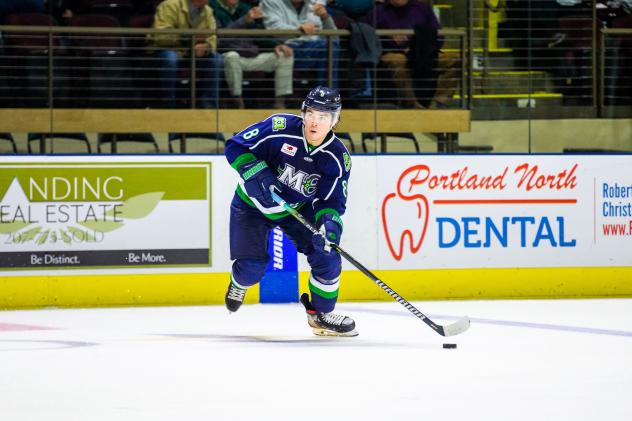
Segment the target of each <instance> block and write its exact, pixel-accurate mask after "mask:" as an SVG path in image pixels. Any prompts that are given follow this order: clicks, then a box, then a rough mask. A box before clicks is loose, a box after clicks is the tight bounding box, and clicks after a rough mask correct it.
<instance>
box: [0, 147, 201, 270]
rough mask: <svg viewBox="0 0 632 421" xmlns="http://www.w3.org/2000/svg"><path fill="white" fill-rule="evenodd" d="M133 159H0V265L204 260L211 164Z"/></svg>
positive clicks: (192, 263) (138, 264) (136, 264)
mask: <svg viewBox="0 0 632 421" xmlns="http://www.w3.org/2000/svg"><path fill="white" fill-rule="evenodd" d="M139 161H140V159H139ZM139 161H137V162H133V161H130V160H126V161H124V162H105V161H102V160H99V161H93V162H90V163H87V162H78V161H73V160H69V159H66V161H64V158H61V157H60V158H50V159H47V160H46V161H45V162H44V161H43V162H31V163H29V162H24V163H20V162H16V163H7V162H6V161H5V163H4V164H2V165H0V268H2V269H29V270H37V269H50V268H56V269H73V268H91V267H92V268H94V267H109V268H116V267H119V268H120V267H152V266H176V267H186V266H198V265H204V266H208V265H210V264H211V252H212V251H211V181H212V180H211V163H210V162H204V163H195V162H163V163H156V162H154V163H151V162H139ZM145 161H147V160H145Z"/></svg>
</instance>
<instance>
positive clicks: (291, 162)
mask: <svg viewBox="0 0 632 421" xmlns="http://www.w3.org/2000/svg"><path fill="white" fill-rule="evenodd" d="M226 158H227V159H228V162H229V163H230V164H231V166H232V167H233V168H235V169H236V170H237V169H238V168H239V167H240V166H242V165H244V164H245V163H248V162H251V161H253V160H256V159H259V160H263V161H265V162H266V163H267V164H268V167H269V168H270V169H271V170H272V171H273V172H274V173H275V174H276V175H277V179H278V180H279V181H280V183H281V184H282V186H283V187H282V190H281V193H280V195H281V197H283V199H284V200H285V201H286V202H288V203H290V204H292V207H294V208H296V209H298V208H301V207H302V206H304V205H307V204H311V206H312V207H313V209H314V215H315V220H316V221H318V219H319V218H320V217H321V216H322V215H323V214H325V213H332V214H335V215H338V216H340V215H342V214H344V212H345V207H346V202H347V189H348V182H349V174H350V171H351V157H350V155H349V151H348V150H347V148H346V147H345V145H344V144H343V143H342V141H340V139H338V138H337V137H336V135H335V134H334V133H333V131H330V132H329V133H328V134H327V137H326V138H325V140H324V141H323V143H322V144H321V145H320V146H318V147H313V146H311V145H309V144H308V143H307V140H306V139H305V137H304V135H303V119H302V117H300V116H297V115H294V114H274V115H272V116H270V117H268V118H267V119H265V120H263V121H260V122H258V123H256V124H253V125H252V126H249V127H247V128H246V129H244V130H243V131H241V132H239V133H237V134H236V135H235V136H233V137H232V138H230V139H228V141H227V142H226ZM243 183H244V182H243V180H242V179H241V178H240V181H239V186H238V187H237V194H238V195H239V196H240V197H241V198H242V200H244V201H245V202H246V203H248V204H250V205H252V206H255V207H257V208H258V209H259V210H260V211H261V212H262V213H264V214H265V215H266V216H267V217H268V218H270V219H278V218H281V217H284V216H287V212H286V211H285V210H284V209H283V207H281V206H274V207H271V208H266V207H264V206H263V205H262V204H261V203H259V202H258V201H257V200H256V199H254V198H251V197H249V196H248V195H247V194H246V190H245V189H244V187H243Z"/></svg>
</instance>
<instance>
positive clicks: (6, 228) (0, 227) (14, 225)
mask: <svg viewBox="0 0 632 421" xmlns="http://www.w3.org/2000/svg"><path fill="white" fill-rule="evenodd" d="M29 225H31V223H30V222H23V221H15V222H7V223H4V222H3V223H2V224H0V234H11V233H13V232H16V231H19V230H21V229H22V228H24V227H27V226H29Z"/></svg>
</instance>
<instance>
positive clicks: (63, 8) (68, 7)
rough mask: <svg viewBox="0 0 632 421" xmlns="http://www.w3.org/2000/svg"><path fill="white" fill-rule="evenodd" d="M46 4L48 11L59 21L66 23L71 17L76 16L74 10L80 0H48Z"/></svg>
mask: <svg viewBox="0 0 632 421" xmlns="http://www.w3.org/2000/svg"><path fill="white" fill-rule="evenodd" d="M47 3H48V5H47V6H46V8H47V10H48V13H50V14H51V15H52V16H53V17H54V18H55V19H56V20H57V22H59V23H61V24H66V23H67V22H68V20H69V19H70V18H72V17H73V16H74V11H75V10H76V9H77V4H78V3H79V0H48V2H47Z"/></svg>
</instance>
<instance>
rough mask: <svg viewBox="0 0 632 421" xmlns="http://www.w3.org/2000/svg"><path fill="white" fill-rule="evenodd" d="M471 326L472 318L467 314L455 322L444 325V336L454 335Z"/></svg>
mask: <svg viewBox="0 0 632 421" xmlns="http://www.w3.org/2000/svg"><path fill="white" fill-rule="evenodd" d="M469 328H470V318H469V317H467V316H465V317H462V318H460V319H459V320H457V321H456V322H454V323H451V324H449V325H446V326H443V336H454V335H458V334H460V333H463V332H465V331H466V330H468V329H469Z"/></svg>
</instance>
